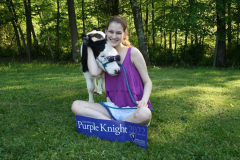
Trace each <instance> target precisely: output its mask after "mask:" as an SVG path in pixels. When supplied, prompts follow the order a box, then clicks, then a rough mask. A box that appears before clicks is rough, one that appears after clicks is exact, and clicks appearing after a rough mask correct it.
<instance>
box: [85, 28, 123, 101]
mask: <svg viewBox="0 0 240 160" xmlns="http://www.w3.org/2000/svg"><path fill="white" fill-rule="evenodd" d="M105 37H106V35H105V33H103V32H101V31H96V30H93V31H91V32H89V33H87V34H86V35H85V34H83V35H82V40H83V42H82V45H81V56H82V70H83V74H84V77H85V78H86V82H87V89H88V94H89V102H94V99H93V93H94V92H96V93H98V94H102V87H101V85H102V86H103V89H104V91H105V78H104V72H103V73H102V74H101V75H100V76H98V77H92V76H91V75H90V73H89V70H88V64H87V59H88V52H87V47H90V48H91V49H92V50H93V54H94V57H95V59H96V60H97V61H98V62H99V63H98V64H99V67H100V68H101V69H102V70H104V71H105V72H107V73H108V74H110V75H112V76H115V75H118V74H119V72H120V67H119V66H118V64H117V62H116V61H120V56H119V55H118V53H117V51H116V50H115V48H113V47H112V46H111V45H110V44H109V43H108V42H107V39H106V38H105ZM96 79H98V85H97V82H96ZM107 101H109V99H107Z"/></svg>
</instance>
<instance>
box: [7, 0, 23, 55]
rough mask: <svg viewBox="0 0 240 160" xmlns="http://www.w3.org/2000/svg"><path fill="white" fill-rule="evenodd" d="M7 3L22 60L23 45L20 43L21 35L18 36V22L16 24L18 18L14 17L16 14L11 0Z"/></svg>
mask: <svg viewBox="0 0 240 160" xmlns="http://www.w3.org/2000/svg"><path fill="white" fill-rule="evenodd" d="M6 2H7V6H8V10H9V13H10V14H11V22H12V25H13V28H14V32H15V35H16V41H17V46H18V53H19V57H20V58H22V49H21V43H20V38H19V34H18V29H17V26H16V22H15V19H16V17H15V16H14V13H13V6H11V4H10V1H9V0H6Z"/></svg>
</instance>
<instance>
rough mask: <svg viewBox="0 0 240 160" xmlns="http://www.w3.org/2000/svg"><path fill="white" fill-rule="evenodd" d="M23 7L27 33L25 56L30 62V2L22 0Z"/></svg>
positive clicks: (29, 0)
mask: <svg viewBox="0 0 240 160" xmlns="http://www.w3.org/2000/svg"><path fill="white" fill-rule="evenodd" d="M24 6H25V15H26V32H27V56H28V60H29V61H31V46H32V38H31V31H32V29H31V28H32V26H31V0H28V2H27V1H26V0H24Z"/></svg>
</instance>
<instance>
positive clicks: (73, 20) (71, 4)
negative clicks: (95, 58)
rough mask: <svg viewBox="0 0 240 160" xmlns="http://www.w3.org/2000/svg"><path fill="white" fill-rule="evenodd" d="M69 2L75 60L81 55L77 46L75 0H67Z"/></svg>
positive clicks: (73, 56) (73, 57)
mask: <svg viewBox="0 0 240 160" xmlns="http://www.w3.org/2000/svg"><path fill="white" fill-rule="evenodd" d="M67 3H68V17H69V28H70V33H71V38H72V59H73V60H74V61H75V60H76V56H77V55H79V52H78V51H77V50H78V49H79V47H77V46H76V44H77V40H78V32H77V23H76V15H75V8H74V0H67Z"/></svg>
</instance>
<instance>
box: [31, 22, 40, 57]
mask: <svg viewBox="0 0 240 160" xmlns="http://www.w3.org/2000/svg"><path fill="white" fill-rule="evenodd" d="M31 26H32V27H31V29H32V35H33V40H34V52H35V59H37V58H38V40H37V36H36V34H35V31H34V28H33V24H32V21H31Z"/></svg>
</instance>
